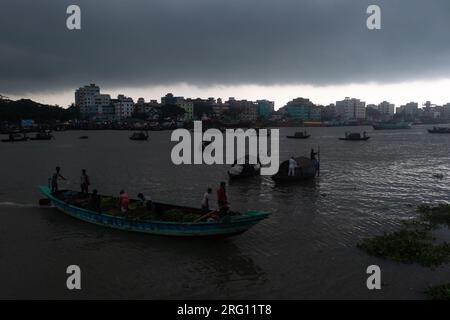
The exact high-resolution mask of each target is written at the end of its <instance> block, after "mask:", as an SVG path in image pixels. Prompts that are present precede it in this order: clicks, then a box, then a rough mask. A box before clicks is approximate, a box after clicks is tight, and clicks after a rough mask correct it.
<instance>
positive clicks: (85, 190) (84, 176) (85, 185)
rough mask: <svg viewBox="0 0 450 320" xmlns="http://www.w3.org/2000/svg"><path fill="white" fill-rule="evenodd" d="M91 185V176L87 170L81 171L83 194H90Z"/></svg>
mask: <svg viewBox="0 0 450 320" xmlns="http://www.w3.org/2000/svg"><path fill="white" fill-rule="evenodd" d="M90 184H91V183H90V180H89V176H88V175H87V174H86V169H83V170H81V176H80V186H81V193H85V194H88V193H89V185H90Z"/></svg>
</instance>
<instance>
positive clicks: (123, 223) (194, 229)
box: [40, 186, 270, 237]
mask: <svg viewBox="0 0 450 320" xmlns="http://www.w3.org/2000/svg"><path fill="white" fill-rule="evenodd" d="M40 190H41V192H42V193H43V194H44V196H45V197H46V198H47V199H48V200H49V201H50V203H51V204H52V205H53V206H55V207H56V208H57V209H59V210H60V211H62V212H64V213H66V214H68V215H70V216H72V217H74V218H77V219H80V220H83V221H86V222H90V223H93V224H97V225H101V226H105V227H110V228H114V229H120V230H126V231H134V232H141V233H148V234H154V235H164V236H178V237H208V236H209V237H215V236H231V235H236V234H240V233H243V232H245V231H247V230H248V229H250V228H251V227H252V226H254V225H256V224H257V223H258V222H260V221H261V220H263V219H266V218H267V217H269V215H270V213H268V212H260V211H248V212H246V213H244V214H233V215H227V216H225V217H221V218H216V219H208V220H207V221H204V220H199V219H198V218H200V217H202V216H204V212H203V211H202V210H201V209H197V208H190V207H183V206H177V205H171V204H163V203H156V202H152V206H153V208H157V211H159V212H160V213H162V214H159V215H158V217H156V218H155V217H152V218H148V216H145V213H144V216H142V214H141V215H135V216H133V214H132V213H131V212H130V213H128V214H127V215H126V216H124V215H122V214H120V213H117V212H113V211H108V210H103V209H102V208H100V209H99V210H94V209H91V208H89V207H86V206H84V205H80V204H77V203H74V201H71V200H70V199H71V197H70V196H69V197H68V196H67V195H75V197H76V196H77V195H80V194H79V193H78V192H75V191H70V190H61V191H58V192H56V193H52V192H51V191H50V189H49V188H48V187H46V186H41V187H40ZM84 197H86V198H88V197H89V196H84ZM100 197H105V198H106V197H107V196H100ZM72 198H73V197H72ZM109 198H110V199H113V198H112V197H109ZM137 202H138V201H137V200H131V201H130V207H131V206H132V205H133V203H137ZM141 209H142V210H143V211H145V210H147V208H141ZM142 210H141V213H142ZM170 211H172V212H173V211H177V212H178V213H181V214H182V216H183V215H184V216H186V217H188V218H189V219H190V220H191V221H189V219H184V218H183V219H181V220H182V221H173V219H172V221H168V219H165V218H164V217H165V213H170ZM172 216H173V215H172Z"/></svg>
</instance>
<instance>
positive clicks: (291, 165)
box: [288, 156, 298, 177]
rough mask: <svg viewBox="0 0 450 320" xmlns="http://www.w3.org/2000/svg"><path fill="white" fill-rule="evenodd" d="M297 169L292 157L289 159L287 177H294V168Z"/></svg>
mask: <svg viewBox="0 0 450 320" xmlns="http://www.w3.org/2000/svg"><path fill="white" fill-rule="evenodd" d="M297 167H298V164H297V161H295V159H294V157H293V156H292V157H291V158H290V159H289V171H288V176H289V177H293V176H295V168H297Z"/></svg>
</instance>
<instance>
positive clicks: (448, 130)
mask: <svg viewBox="0 0 450 320" xmlns="http://www.w3.org/2000/svg"><path fill="white" fill-rule="evenodd" d="M428 132H429V133H450V128H446V127H434V128H433V129H428Z"/></svg>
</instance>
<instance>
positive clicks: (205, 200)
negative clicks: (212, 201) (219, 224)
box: [202, 188, 212, 212]
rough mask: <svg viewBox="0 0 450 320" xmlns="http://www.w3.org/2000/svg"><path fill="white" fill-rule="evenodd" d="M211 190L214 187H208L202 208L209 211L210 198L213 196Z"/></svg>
mask: <svg viewBox="0 0 450 320" xmlns="http://www.w3.org/2000/svg"><path fill="white" fill-rule="evenodd" d="M211 192H212V189H211V188H208V190H207V191H206V192H205V194H204V195H203V199H202V210H203V211H205V212H209V211H210V209H209V198H210V197H211Z"/></svg>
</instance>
